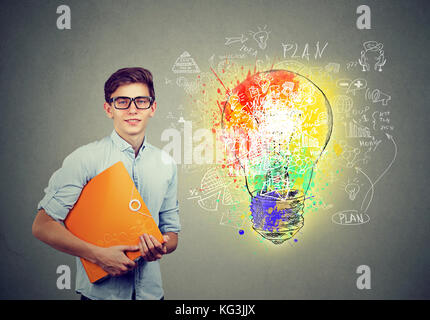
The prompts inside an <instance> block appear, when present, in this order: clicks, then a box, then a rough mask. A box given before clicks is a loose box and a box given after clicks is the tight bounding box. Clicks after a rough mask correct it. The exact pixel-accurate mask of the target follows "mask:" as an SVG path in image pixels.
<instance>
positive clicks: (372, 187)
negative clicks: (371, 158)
mask: <svg viewBox="0 0 430 320" xmlns="http://www.w3.org/2000/svg"><path fill="white" fill-rule="evenodd" d="M355 170H356V171H357V173H358V171H360V172H361V173H362V174H363V175H364V176H365V177H366V178H367V180H369V183H370V189H369V190H372V194H371V196H370V200H369V203H368V204H367V207H366V210H364V211H363V206H364V202H365V200H366V197H367V193H366V196H365V197H364V199H363V202H362V203H361V207H360V210H361V211H362V212H363V213H365V212H366V211H367V209H369V206H370V203H371V202H372V200H373V194H374V192H375V187H374V183H372V180H370V178H369V176H368V175H367V174H366V173H364V171H363V170H361V169H360V168H359V167H355ZM368 192H369V191H368Z"/></svg>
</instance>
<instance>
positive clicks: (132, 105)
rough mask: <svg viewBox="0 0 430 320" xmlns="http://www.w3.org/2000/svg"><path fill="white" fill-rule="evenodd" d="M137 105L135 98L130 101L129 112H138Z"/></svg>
mask: <svg viewBox="0 0 430 320" xmlns="http://www.w3.org/2000/svg"><path fill="white" fill-rule="evenodd" d="M137 110H138V109H137V107H136V105H135V104H134V100H133V101H130V107H129V108H128V112H129V113H137Z"/></svg>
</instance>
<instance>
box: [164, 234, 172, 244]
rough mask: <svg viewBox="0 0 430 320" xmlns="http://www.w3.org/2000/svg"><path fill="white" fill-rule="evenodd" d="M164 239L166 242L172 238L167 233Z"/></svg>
mask: <svg viewBox="0 0 430 320" xmlns="http://www.w3.org/2000/svg"><path fill="white" fill-rule="evenodd" d="M163 239H164V242H165V243H166V242H168V241H169V240H170V237H169V236H168V235H167V234H165V235H163Z"/></svg>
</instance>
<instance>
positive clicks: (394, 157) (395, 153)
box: [363, 133, 397, 210]
mask: <svg viewBox="0 0 430 320" xmlns="http://www.w3.org/2000/svg"><path fill="white" fill-rule="evenodd" d="M385 135H386V136H387V138H388V139H389V140H391V141H392V142H393V144H394V156H393V159H392V160H391V162H390V164H389V165H388V166H387V167H386V168H385V170H384V171H383V172H382V173H381V174H380V175H379V177H378V178H377V179H376V180H375V182H373V185H372V186H371V188H369V190H367V192H366V195H365V196H364V199H363V202H364V201H365V200H366V198H367V195H368V194H369V191H370V190H372V196H373V187H374V186H375V185H376V184H377V183H378V181H379V180H381V178H382V177H383V176H384V175H385V174H386V173H387V172H388V170H390V168H391V166H392V165H393V163H394V161H396V157H397V144H396V142H395V141H394V139H393V136H392V135H390V134H388V133H385ZM369 180H370V179H369ZM369 203H370V202H369ZM366 210H367V208H366Z"/></svg>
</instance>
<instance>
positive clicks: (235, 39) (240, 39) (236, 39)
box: [224, 34, 248, 46]
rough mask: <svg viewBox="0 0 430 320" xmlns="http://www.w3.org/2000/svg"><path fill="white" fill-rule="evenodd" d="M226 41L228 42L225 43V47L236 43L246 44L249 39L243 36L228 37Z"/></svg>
mask: <svg viewBox="0 0 430 320" xmlns="http://www.w3.org/2000/svg"><path fill="white" fill-rule="evenodd" d="M225 39H226V42H225V43H224V45H226V46H228V45H230V44H232V43H236V42H240V43H244V42H246V41H247V40H248V38H247V37H245V36H244V35H243V34H242V35H241V36H240V37H230V38H227V37H226V38H225Z"/></svg>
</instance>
